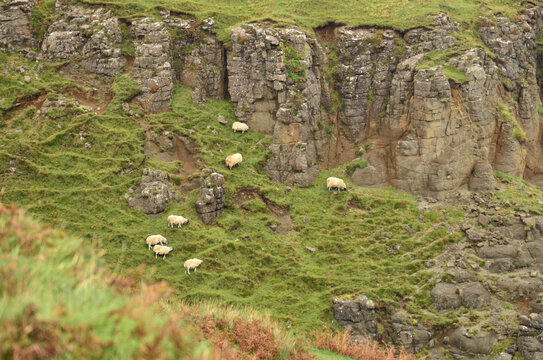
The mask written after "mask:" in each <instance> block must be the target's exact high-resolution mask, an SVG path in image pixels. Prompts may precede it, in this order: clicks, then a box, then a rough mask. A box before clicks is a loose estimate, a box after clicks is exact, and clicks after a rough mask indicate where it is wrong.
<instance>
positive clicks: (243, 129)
mask: <svg viewBox="0 0 543 360" xmlns="http://www.w3.org/2000/svg"><path fill="white" fill-rule="evenodd" d="M232 130H233V131H234V132H237V131H241V133H242V134H243V133H244V132H246V131H249V126H247V124H244V123H242V122H239V121H236V122H234V123H233V124H232Z"/></svg>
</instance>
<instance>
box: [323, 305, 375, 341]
mask: <svg viewBox="0 0 543 360" xmlns="http://www.w3.org/2000/svg"><path fill="white" fill-rule="evenodd" d="M333 305H334V308H333V312H334V318H335V319H336V321H337V322H338V324H339V325H340V326H341V327H342V328H344V329H350V331H351V335H353V336H354V337H355V338H356V337H369V338H371V339H377V322H376V320H375V316H376V313H375V304H374V303H373V301H372V300H369V299H368V298H367V297H366V296H364V295H361V296H357V297H356V298H349V299H339V298H337V299H334V301H333Z"/></svg>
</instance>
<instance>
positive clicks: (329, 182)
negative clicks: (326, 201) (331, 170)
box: [326, 177, 347, 191]
mask: <svg viewBox="0 0 543 360" xmlns="http://www.w3.org/2000/svg"><path fill="white" fill-rule="evenodd" d="M326 187H327V188H328V191H330V189H337V190H339V191H341V190H343V191H347V185H345V181H343V180H342V179H340V178H337V177H329V178H328V179H326Z"/></svg>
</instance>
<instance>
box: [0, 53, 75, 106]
mask: <svg viewBox="0 0 543 360" xmlns="http://www.w3.org/2000/svg"><path fill="white" fill-rule="evenodd" d="M0 63H1V64H2V71H0V116H2V115H3V114H4V113H5V112H6V111H7V110H8V109H11V108H12V107H13V106H15V105H16V102H17V100H19V101H23V100H24V99H29V98H31V97H33V96H38V95H39V94H40V93H42V92H43V91H45V90H46V89H47V90H51V89H53V90H62V89H64V88H66V87H68V86H70V85H73V83H72V82H71V81H69V80H67V79H65V78H63V77H62V76H61V75H59V74H58V71H57V70H56V68H55V66H54V64H47V63H41V65H40V66H41V67H42V70H40V68H39V66H38V64H37V63H35V62H32V61H28V60H26V59H22V58H19V57H16V56H13V55H9V54H7V53H4V52H0Z"/></svg>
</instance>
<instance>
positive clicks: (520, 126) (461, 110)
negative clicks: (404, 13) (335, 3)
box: [317, 8, 542, 198]
mask: <svg viewBox="0 0 543 360" xmlns="http://www.w3.org/2000/svg"><path fill="white" fill-rule="evenodd" d="M487 20H488V19H487ZM541 21H542V20H541V9H538V8H533V9H528V10H527V11H526V12H525V14H524V15H521V16H519V17H518V18H517V23H511V22H509V21H508V20H506V19H505V18H496V19H492V21H490V20H488V21H487V22H485V21H482V24H483V25H482V28H481V36H482V39H483V41H484V42H485V43H486V45H487V46H488V47H489V48H491V49H492V50H493V51H494V52H495V53H496V54H499V57H500V58H502V59H507V61H504V62H503V63H502V62H496V61H494V60H493V59H492V58H490V56H489V55H488V54H487V53H486V52H485V51H484V50H483V49H482V48H480V47H476V48H473V49H469V50H467V51H465V52H464V53H460V54H459V55H457V56H454V57H452V58H450V59H449V60H448V63H447V64H445V66H431V65H429V64H426V63H423V60H424V57H423V55H424V54H425V53H427V52H429V51H435V50H439V51H442V50H446V49H448V48H450V47H452V46H454V45H455V39H454V37H453V33H454V32H455V31H457V30H458V29H459V25H458V24H457V23H455V22H454V21H452V20H451V19H450V18H449V17H447V16H446V15H439V16H436V17H434V23H435V26H434V27H433V28H432V29H426V28H417V29H412V30H409V31H407V32H406V33H404V34H403V35H402V34H400V33H399V32H395V31H392V30H378V29H372V28H365V29H350V28H348V27H344V26H339V27H335V28H332V29H330V28H325V29H323V30H322V31H320V32H319V31H317V35H318V37H320V38H322V39H324V40H327V41H329V40H330V38H332V39H333V41H334V44H335V48H336V54H335V55H336V56H337V58H338V60H339V65H338V69H337V70H336V72H335V75H334V76H335V78H337V80H336V85H335V88H336V91H338V92H339V94H340V95H341V102H342V104H343V109H342V111H340V112H339V113H338V118H339V122H340V124H341V126H343V129H344V135H345V136H346V137H348V138H349V139H351V141H358V142H365V141H368V140H370V141H375V142H378V143H379V144H380V146H376V147H373V148H370V150H369V151H368V153H366V154H364V156H363V157H364V158H366V159H368V158H370V157H372V153H373V154H375V153H376V152H379V156H373V157H372V161H370V163H371V165H372V166H373V168H375V170H376V171H378V172H381V176H380V177H381V178H384V179H386V181H385V182H386V183H388V184H390V185H394V186H395V187H397V188H400V189H402V190H406V191H409V192H412V193H416V194H421V195H425V196H431V197H435V198H444V197H447V196H448V195H449V194H451V193H452V192H453V191H454V190H456V189H457V188H458V187H459V186H461V185H464V184H468V183H469V184H470V189H472V190H473V191H488V190H492V189H493V185H494V180H493V177H492V171H493V170H501V171H503V172H506V173H508V174H513V175H518V176H523V175H526V176H531V175H533V174H535V173H540V172H541V171H542V169H541V162H540V161H539V162H538V161H537V159H540V158H541V148H542V146H541V142H540V141H539V142H538V141H537V137H538V136H539V135H537V134H539V133H540V131H541V130H540V129H541V125H540V123H539V117H538V115H537V114H536V112H537V111H536V110H537V109H536V104H538V101H539V100H537V96H538V91H539V90H538V86H537V81H536V78H535V72H534V71H535V69H536V68H537V56H536V52H535V50H536V46H535V43H534V39H535V38H534V37H537V35H538V34H539V30H540V29H541V27H542V24H541ZM523 39H524V40H523ZM450 69H456V71H459V72H462V73H463V74H465V79H461V80H459V79H457V78H455V77H454V76H453V75H451V70H450ZM504 78H505V80H504ZM510 99H518V101H515V102H514V104H513V102H512V101H510ZM522 131H524V132H526V137H525V138H523V136H522V135H519V133H522ZM528 133H529V134H528ZM365 171H366V172H370V170H365ZM376 171H372V172H371V174H369V175H371V176H370V178H372V179H377V180H370V181H369V183H368V184H367V185H370V186H371V185H373V184H374V183H379V182H380V180H379V176H378V174H376ZM360 175H361V174H360V172H359V174H356V176H355V177H354V179H353V180H356V181H357V182H360V183H362V184H363V185H366V184H365V183H364V181H361V180H362V179H361V176H360Z"/></svg>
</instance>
